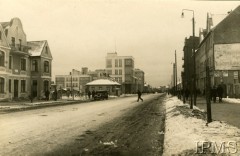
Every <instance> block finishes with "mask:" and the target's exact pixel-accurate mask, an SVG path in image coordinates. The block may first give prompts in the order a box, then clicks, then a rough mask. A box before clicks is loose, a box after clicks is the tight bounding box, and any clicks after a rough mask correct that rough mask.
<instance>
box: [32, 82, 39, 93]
mask: <svg viewBox="0 0 240 156" xmlns="http://www.w3.org/2000/svg"><path fill="white" fill-rule="evenodd" d="M37 85H38V84H37V80H33V86H32V95H33V97H37V88H38V87H37Z"/></svg>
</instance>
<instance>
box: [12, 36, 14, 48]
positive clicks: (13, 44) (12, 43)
mask: <svg viewBox="0 0 240 156" xmlns="http://www.w3.org/2000/svg"><path fill="white" fill-rule="evenodd" d="M12 45H13V46H15V37H12Z"/></svg>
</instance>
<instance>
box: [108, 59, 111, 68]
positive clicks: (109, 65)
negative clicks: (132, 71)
mask: <svg viewBox="0 0 240 156" xmlns="http://www.w3.org/2000/svg"><path fill="white" fill-rule="evenodd" d="M111 67H112V60H111V59H107V68H111Z"/></svg>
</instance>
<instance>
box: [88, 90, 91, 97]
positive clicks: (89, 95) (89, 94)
mask: <svg viewBox="0 0 240 156" xmlns="http://www.w3.org/2000/svg"><path fill="white" fill-rule="evenodd" d="M90 98H91V92H90V90H89V91H88V99H90Z"/></svg>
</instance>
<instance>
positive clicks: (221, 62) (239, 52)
mask: <svg viewBox="0 0 240 156" xmlns="http://www.w3.org/2000/svg"><path fill="white" fill-rule="evenodd" d="M214 60H215V70H240V61H239V60H240V43H233V44H215V45H214Z"/></svg>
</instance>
